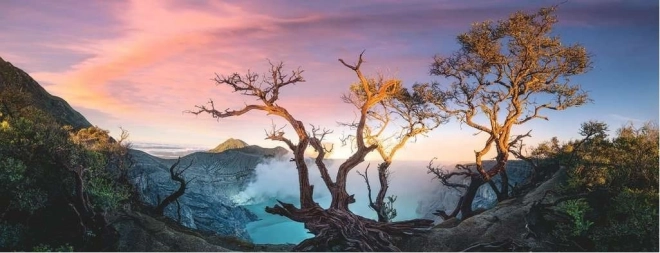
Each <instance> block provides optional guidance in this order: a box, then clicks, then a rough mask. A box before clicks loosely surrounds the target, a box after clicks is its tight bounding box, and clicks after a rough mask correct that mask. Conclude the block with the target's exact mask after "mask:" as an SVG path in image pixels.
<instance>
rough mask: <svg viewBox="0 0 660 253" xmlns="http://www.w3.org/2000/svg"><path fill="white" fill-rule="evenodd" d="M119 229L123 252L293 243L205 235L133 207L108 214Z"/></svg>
mask: <svg viewBox="0 0 660 253" xmlns="http://www.w3.org/2000/svg"><path fill="white" fill-rule="evenodd" d="M109 220H110V222H111V223H112V224H113V226H114V227H115V228H116V229H117V232H118V233H119V237H120V238H119V245H117V249H118V250H119V251H126V252H146V251H153V252H167V251H174V252H225V251H266V252H277V251H291V248H292V247H293V246H294V245H290V244H282V245H271V244H252V243H249V242H246V241H243V240H240V239H237V238H234V237H223V236H218V235H204V234H201V233H199V232H197V231H195V230H192V229H189V228H186V227H183V226H180V225H179V224H176V223H173V221H172V220H169V219H167V218H154V217H151V216H149V215H145V214H143V213H140V212H135V211H122V212H118V213H115V214H114V215H112V216H111V217H109Z"/></svg>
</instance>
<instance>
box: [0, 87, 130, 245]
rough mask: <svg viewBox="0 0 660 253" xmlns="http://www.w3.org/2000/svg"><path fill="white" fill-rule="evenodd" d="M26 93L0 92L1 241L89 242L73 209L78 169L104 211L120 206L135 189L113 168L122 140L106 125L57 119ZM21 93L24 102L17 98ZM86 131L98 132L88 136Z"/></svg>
mask: <svg viewBox="0 0 660 253" xmlns="http://www.w3.org/2000/svg"><path fill="white" fill-rule="evenodd" d="M24 97H26V96H25V95H24V94H22V93H20V92H2V93H0V101H1V102H2V103H1V104H2V106H0V113H2V116H1V117H0V232H1V233H2V238H3V239H2V240H3V243H2V245H0V249H3V250H49V251H50V250H51V247H43V246H44V245H64V244H66V243H69V244H70V245H74V246H76V248H78V247H79V246H84V244H85V243H87V242H86V241H85V240H84V239H83V238H82V237H81V236H80V234H76V233H77V232H76V230H77V227H76V226H78V224H80V221H79V220H78V219H77V218H75V217H76V212H73V209H72V207H73V205H72V203H73V202H74V200H75V199H77V198H78V197H77V193H76V189H75V188H76V187H75V186H76V177H77V176H76V175H77V174H80V175H81V177H82V180H83V182H82V186H83V188H82V189H83V194H84V195H85V196H84V199H86V201H89V202H90V204H91V206H93V207H95V208H96V209H97V210H100V211H111V210H113V209H114V208H117V207H118V206H119V203H120V202H121V201H124V200H125V199H127V198H128V197H129V192H128V190H127V188H126V187H127V186H126V185H124V184H121V183H119V182H118V181H117V180H116V178H117V177H116V176H115V175H114V174H112V173H111V172H110V170H108V168H109V167H111V166H114V165H111V162H113V161H116V158H117V157H120V156H121V153H120V152H119V150H123V147H120V145H121V144H120V143H118V142H113V140H112V139H111V138H110V137H109V135H108V132H107V131H105V130H100V129H98V128H90V129H83V130H80V131H73V129H72V128H71V127H67V126H61V125H59V124H58V123H57V121H56V120H55V119H54V118H53V117H52V116H51V115H49V114H48V113H47V112H45V111H41V110H38V109H36V108H35V107H33V106H31V105H30V103H29V101H27V102H25V101H23V100H22V98H24ZM19 100H20V101H23V102H25V103H24V105H23V104H21V105H18V104H16V103H13V101H19ZM83 136H92V137H96V139H90V138H87V139H84V142H82V141H81V140H83V139H82V138H81V137H83ZM113 157H114V158H113ZM112 159H115V160H112ZM74 172H75V173H74ZM78 211H80V210H78ZM78 215H79V214H78ZM54 217H57V218H54ZM71 249H72V248H70V247H69V246H62V247H56V248H54V249H52V250H63V251H70V250H71ZM81 249H85V247H81ZM87 249H94V248H87Z"/></svg>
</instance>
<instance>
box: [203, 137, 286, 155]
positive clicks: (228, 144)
mask: <svg viewBox="0 0 660 253" xmlns="http://www.w3.org/2000/svg"><path fill="white" fill-rule="evenodd" d="M227 150H236V151H238V152H244V153H249V154H254V155H261V156H266V157H275V156H282V155H285V154H286V153H288V152H289V151H287V150H286V149H285V148H283V147H279V146H278V147H275V148H262V147H260V146H257V145H248V144H247V143H246V142H244V141H242V140H239V139H234V138H229V139H227V140H226V141H225V142H223V143H220V145H218V146H216V147H215V148H213V149H211V150H209V152H210V153H222V152H225V151H227Z"/></svg>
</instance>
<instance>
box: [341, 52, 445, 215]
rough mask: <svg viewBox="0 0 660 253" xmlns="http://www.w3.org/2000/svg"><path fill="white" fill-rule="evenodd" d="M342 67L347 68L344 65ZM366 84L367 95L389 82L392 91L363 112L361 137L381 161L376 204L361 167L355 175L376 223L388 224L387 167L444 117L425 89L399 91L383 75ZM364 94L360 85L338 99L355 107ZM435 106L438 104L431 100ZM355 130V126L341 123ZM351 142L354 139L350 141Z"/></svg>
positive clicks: (398, 84) (398, 85)
mask: <svg viewBox="0 0 660 253" xmlns="http://www.w3.org/2000/svg"><path fill="white" fill-rule="evenodd" d="M342 63H343V64H344V65H346V66H348V67H350V66H349V65H347V64H346V63H344V62H342ZM366 80H367V82H368V83H369V85H368V88H369V89H370V90H371V92H376V88H377V87H378V84H382V83H386V82H392V83H393V84H392V86H393V88H394V89H396V90H394V91H393V92H392V95H391V96H389V97H388V98H387V99H383V100H382V101H380V102H379V103H377V104H375V105H374V106H373V107H372V108H370V109H369V111H368V113H367V118H366V119H367V123H366V124H365V125H364V138H365V139H366V141H367V143H369V144H373V145H376V151H377V152H378V154H379V155H380V157H381V159H383V162H381V163H379V164H378V182H379V183H380V190H379V191H378V194H377V195H376V201H373V199H372V197H371V185H370V182H369V177H368V174H367V170H368V168H365V171H364V174H363V173H360V172H359V171H358V172H357V173H358V174H359V175H360V176H361V177H362V178H364V180H365V183H366V184H367V191H368V194H369V207H370V208H371V209H373V210H374V211H376V213H377V215H378V221H380V222H389V221H390V220H391V218H393V217H392V214H393V212H394V211H395V210H394V209H393V208H389V207H391V203H392V202H393V201H394V200H395V199H396V198H395V197H394V196H390V197H389V198H388V200H390V201H391V202H388V203H390V204H389V205H388V204H386V202H385V198H386V195H387V190H388V189H389V176H390V174H391V173H390V170H389V168H390V166H391V165H392V162H393V161H394V156H395V155H396V153H397V152H398V151H399V150H401V149H402V148H403V147H404V146H405V145H406V144H407V143H408V142H410V141H411V140H416V138H417V137H419V136H422V135H425V134H426V133H428V132H430V131H431V130H433V129H435V128H437V127H438V126H440V124H442V123H445V122H446V121H447V117H446V115H445V114H443V113H442V112H440V111H439V110H437V109H436V107H434V106H433V105H432V104H431V103H429V102H427V100H426V99H425V96H426V94H427V93H428V92H429V86H428V85H423V84H416V85H414V86H413V89H412V91H408V89H406V88H403V87H402V84H401V81H400V80H396V79H386V78H385V77H384V76H383V75H379V76H378V77H376V78H370V79H366ZM365 95H366V92H365V91H364V87H363V86H362V85H361V84H360V83H356V84H354V85H353V86H351V92H350V93H348V94H345V95H343V96H342V99H343V100H344V102H345V103H349V104H352V105H353V106H355V107H356V108H360V106H361V105H362V104H363V103H364V102H365V101H366V100H365V99H366V96H365ZM435 102H436V103H437V102H438V101H435ZM342 125H346V126H349V127H351V128H352V129H357V123H356V122H353V123H351V124H342ZM353 140H355V139H353Z"/></svg>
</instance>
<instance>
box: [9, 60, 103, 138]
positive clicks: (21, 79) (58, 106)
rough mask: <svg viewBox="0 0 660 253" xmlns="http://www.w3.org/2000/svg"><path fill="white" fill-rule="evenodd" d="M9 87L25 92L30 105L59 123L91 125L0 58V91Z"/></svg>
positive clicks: (79, 125) (75, 125)
mask: <svg viewBox="0 0 660 253" xmlns="http://www.w3.org/2000/svg"><path fill="white" fill-rule="evenodd" d="M9 89H15V90H18V91H22V92H24V93H25V94H27V95H28V96H29V98H28V100H29V101H30V104H31V105H32V106H35V107H36V108H38V109H40V110H43V111H45V112H47V113H49V114H50V115H52V116H53V117H54V118H55V120H57V122H58V123H59V124H61V125H70V126H72V127H73V128H74V129H80V128H85V127H91V126H92V124H90V123H89V121H87V119H85V117H83V116H82V114H80V113H79V112H77V111H76V110H74V109H73V108H71V106H70V105H69V103H67V102H66V101H64V99H61V98H59V97H57V96H53V95H51V94H50V93H48V92H47V91H46V90H45V89H44V88H43V87H41V85H39V83H37V81H35V80H34V79H32V77H30V75H28V74H27V73H25V71H23V70H21V69H19V68H17V67H14V65H12V64H11V63H9V62H6V61H4V60H3V59H2V58H0V91H2V90H9Z"/></svg>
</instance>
